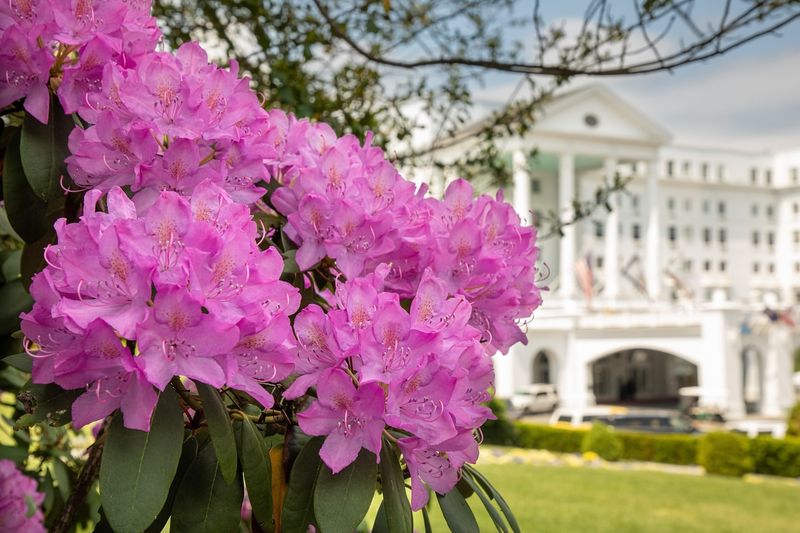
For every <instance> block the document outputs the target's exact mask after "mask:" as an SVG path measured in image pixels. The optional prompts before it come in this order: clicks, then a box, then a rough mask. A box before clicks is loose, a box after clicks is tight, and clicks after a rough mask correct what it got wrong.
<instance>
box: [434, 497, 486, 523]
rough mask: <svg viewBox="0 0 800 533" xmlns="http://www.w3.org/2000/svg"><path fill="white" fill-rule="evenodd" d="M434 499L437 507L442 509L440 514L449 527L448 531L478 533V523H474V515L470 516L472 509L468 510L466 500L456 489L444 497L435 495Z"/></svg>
mask: <svg viewBox="0 0 800 533" xmlns="http://www.w3.org/2000/svg"><path fill="white" fill-rule="evenodd" d="M436 499H437V500H439V507H441V509H442V514H443V515H444V519H445V521H446V522H447V525H448V526H449V527H450V531H458V533H480V531H481V530H480V528H479V527H478V523H477V522H476V521H475V515H473V514H472V509H470V508H469V504H467V500H465V499H464V496H462V495H461V493H460V492H459V491H458V489H456V488H455V487H454V488H453V490H451V491H450V492H448V493H447V494H445V495H441V494H439V493H438V492H437V493H436Z"/></svg>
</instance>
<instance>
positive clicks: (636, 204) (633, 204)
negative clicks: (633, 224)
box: [631, 194, 639, 209]
mask: <svg viewBox="0 0 800 533" xmlns="http://www.w3.org/2000/svg"><path fill="white" fill-rule="evenodd" d="M631 207H632V208H634V209H639V195H638V194H634V195H632V196H631Z"/></svg>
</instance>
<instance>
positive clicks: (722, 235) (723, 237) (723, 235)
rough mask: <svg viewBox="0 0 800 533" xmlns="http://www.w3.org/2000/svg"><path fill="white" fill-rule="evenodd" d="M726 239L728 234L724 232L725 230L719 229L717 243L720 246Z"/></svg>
mask: <svg viewBox="0 0 800 533" xmlns="http://www.w3.org/2000/svg"><path fill="white" fill-rule="evenodd" d="M727 238H728V232H726V231H725V228H721V229H720V230H719V242H720V244H725V241H726V240H727Z"/></svg>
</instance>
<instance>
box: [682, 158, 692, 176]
mask: <svg viewBox="0 0 800 533" xmlns="http://www.w3.org/2000/svg"><path fill="white" fill-rule="evenodd" d="M691 169H692V163H691V162H689V161H684V162H683V175H684V176H688V175H689V171H690V170H691Z"/></svg>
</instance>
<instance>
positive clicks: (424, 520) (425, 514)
mask: <svg viewBox="0 0 800 533" xmlns="http://www.w3.org/2000/svg"><path fill="white" fill-rule="evenodd" d="M422 523H423V525H424V526H425V533H432V532H433V529H432V528H431V518H430V517H429V516H428V508H427V507H423V508H422Z"/></svg>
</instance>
